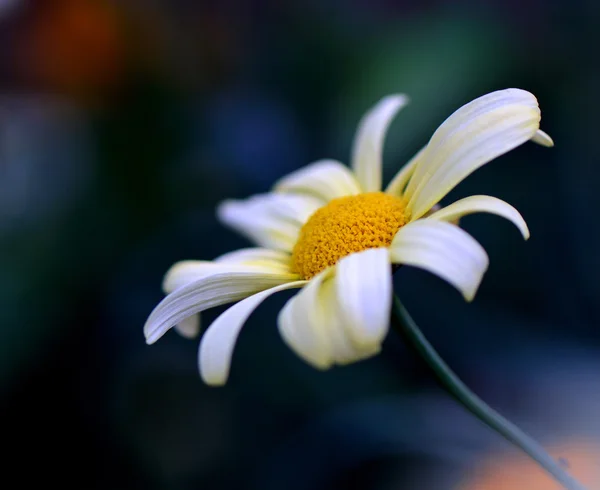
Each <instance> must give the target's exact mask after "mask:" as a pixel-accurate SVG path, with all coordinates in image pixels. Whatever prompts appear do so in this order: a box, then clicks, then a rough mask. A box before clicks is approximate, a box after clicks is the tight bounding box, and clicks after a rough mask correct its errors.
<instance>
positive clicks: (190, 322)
mask: <svg viewBox="0 0 600 490" xmlns="http://www.w3.org/2000/svg"><path fill="white" fill-rule="evenodd" d="M174 328H175V330H176V332H177V333H178V334H179V335H181V336H182V337H185V338H186V339H194V338H196V337H197V336H198V334H199V333H200V314H196V315H192V316H188V317H187V318H184V319H183V320H181V321H180V322H179V323H178V324H177V325H175V327H174Z"/></svg>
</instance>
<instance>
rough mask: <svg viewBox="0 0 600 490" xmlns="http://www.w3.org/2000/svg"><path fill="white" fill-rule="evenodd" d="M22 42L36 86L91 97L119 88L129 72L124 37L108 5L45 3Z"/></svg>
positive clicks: (92, 0)
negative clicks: (117, 86) (126, 66)
mask: <svg viewBox="0 0 600 490" xmlns="http://www.w3.org/2000/svg"><path fill="white" fill-rule="evenodd" d="M39 5H40V6H39V7H37V9H36V10H35V11H34V13H33V18H32V19H31V21H30V22H29V24H28V27H27V28H26V30H25V34H24V39H23V42H22V46H24V48H23V55H22V63H24V64H25V66H24V69H25V72H26V73H27V74H28V75H29V77H30V78H31V79H32V80H33V82H34V83H35V84H36V85H41V86H42V88H47V89H50V90H53V91H58V92H62V93H68V94H71V95H83V96H89V95H94V94H97V92H99V91H104V90H105V89H107V88H111V87H113V86H114V85H115V84H116V83H117V82H118V80H119V79H120V76H121V75H122V71H123V62H124V60H123V58H124V45H123V41H124V39H123V33H122V29H121V25H120V22H119V20H120V19H119V16H118V13H117V11H116V9H115V7H114V5H113V4H112V3H111V2H109V1H108V0H44V1H43V2H40V4H39Z"/></svg>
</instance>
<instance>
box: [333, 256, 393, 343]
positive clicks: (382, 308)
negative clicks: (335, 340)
mask: <svg viewBox="0 0 600 490" xmlns="http://www.w3.org/2000/svg"><path fill="white" fill-rule="evenodd" d="M335 286H336V292H337V297H338V301H339V303H340V306H341V307H340V311H341V314H342V317H343V320H344V325H345V327H346V330H347V332H348V335H349V336H350V338H351V339H352V341H353V343H354V344H355V345H357V346H360V347H364V348H368V347H371V346H374V345H379V344H380V343H381V342H382V341H383V338H384V337H385V335H386V333H387V331H388V328H389V322H390V309H391V306H392V268H391V266H390V257H389V251H388V249H387V248H373V249H368V250H364V251H362V252H358V253H355V254H351V255H348V256H346V257H344V258H342V259H341V260H340V261H339V262H338V263H337V265H336V276H335Z"/></svg>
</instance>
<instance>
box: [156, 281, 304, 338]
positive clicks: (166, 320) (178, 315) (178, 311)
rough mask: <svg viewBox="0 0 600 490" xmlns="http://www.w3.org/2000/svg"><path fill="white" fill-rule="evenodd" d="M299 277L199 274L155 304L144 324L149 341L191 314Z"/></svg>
mask: <svg viewBox="0 0 600 490" xmlns="http://www.w3.org/2000/svg"><path fill="white" fill-rule="evenodd" d="M296 280H298V275H296V274H275V273H268V274H266V273H259V272H229V273H221V274H215V275H211V276H207V277H203V278H200V279H198V280H196V281H193V282H191V283H189V284H186V285H185V286H182V287H180V288H177V289H175V290H174V291H173V292H172V293H170V294H169V295H167V296H166V297H165V298H164V299H163V300H162V301H161V302H160V303H159V304H158V305H157V306H156V307H155V308H154V310H153V311H152V313H150V316H149V317H148V319H147V320H146V324H145V325H144V335H145V337H146V342H147V343H148V344H153V343H154V342H156V341H157V340H158V339H159V338H160V337H162V336H163V335H164V334H165V333H166V332H167V331H168V330H169V329H170V328H172V327H173V326H174V325H177V324H178V323H180V322H181V321H182V320H183V319H185V318H187V317H189V316H191V315H194V314H196V313H200V312H201V311H204V310H207V309H208V308H212V307H214V306H219V305H224V304H227V303H233V302H235V301H239V300H241V299H243V298H246V297H247V296H250V295H252V294H255V293H258V292H260V291H264V290H265V289H269V288H271V287H275V286H279V285H280V284H285V283H288V282H293V281H296Z"/></svg>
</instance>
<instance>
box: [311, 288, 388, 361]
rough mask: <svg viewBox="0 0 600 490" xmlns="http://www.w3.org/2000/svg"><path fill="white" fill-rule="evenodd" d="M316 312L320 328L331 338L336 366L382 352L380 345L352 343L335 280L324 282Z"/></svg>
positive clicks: (332, 353)
mask: <svg viewBox="0 0 600 490" xmlns="http://www.w3.org/2000/svg"><path fill="white" fill-rule="evenodd" d="M316 311H317V315H318V319H319V320H318V321H319V324H320V328H321V329H322V330H323V331H324V332H326V333H327V336H328V338H329V342H330V345H331V355H332V357H333V361H334V362H335V363H336V364H340V365H344V364H350V363H352V362H356V361H360V360H362V359H366V358H368V357H372V356H374V355H375V354H378V353H379V352H380V350H381V346H380V344H377V343H375V344H372V345H367V346H361V345H355V344H354V343H353V342H352V339H351V338H350V336H349V335H348V332H347V331H346V328H345V326H344V319H343V316H342V314H341V312H340V304H339V301H338V297H337V292H336V290H335V281H334V279H333V278H331V279H327V280H325V281H323V283H322V285H321V288H320V291H319V297H318V301H317V308H316Z"/></svg>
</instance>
